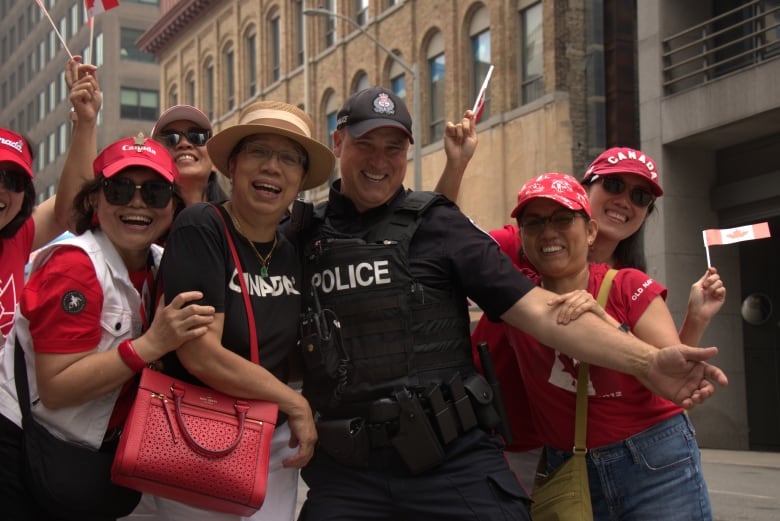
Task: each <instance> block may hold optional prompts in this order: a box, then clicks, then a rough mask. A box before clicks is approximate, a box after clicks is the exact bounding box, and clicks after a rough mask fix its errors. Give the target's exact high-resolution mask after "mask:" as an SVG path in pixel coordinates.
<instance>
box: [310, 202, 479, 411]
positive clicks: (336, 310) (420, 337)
mask: <svg viewBox="0 0 780 521" xmlns="http://www.w3.org/2000/svg"><path fill="white" fill-rule="evenodd" d="M443 202H447V200H446V199H444V198H443V197H442V196H440V195H439V194H435V193H432V192H411V193H409V195H407V197H406V199H405V200H404V201H403V203H402V204H401V205H400V206H399V207H397V208H395V209H394V210H392V211H390V212H388V215H387V217H386V218H385V219H384V220H383V221H382V222H381V223H379V224H378V225H376V226H374V227H373V228H372V230H371V231H370V233H369V235H368V236H367V237H366V238H365V239H359V238H349V237H344V235H343V234H342V233H339V232H337V231H336V230H335V229H333V227H332V226H331V225H330V224H329V223H328V220H327V219H322V218H317V213H322V209H321V208H318V210H316V211H315V227H314V229H313V230H312V233H311V234H310V235H309V236H308V237H306V239H305V245H304V253H305V255H306V260H305V262H304V275H305V278H304V280H305V281H310V282H311V285H310V287H307V288H305V290H304V300H305V304H306V306H307V307H308V308H309V309H310V310H313V309H315V308H318V309H322V310H326V311H325V312H324V315H325V316H332V317H335V318H334V322H333V323H332V324H333V328H331V329H335V330H336V331H335V333H336V334H334V335H332V336H333V337H338V338H335V340H334V341H335V342H338V343H340V346H334V345H325V344H327V343H326V342H323V343H321V344H320V345H316V346H314V345H313V344H312V343H308V342H307V341H306V340H305V339H304V340H303V341H302V342H301V344H302V346H301V347H302V351H303V356H304V360H306V359H307V357H308V359H309V361H308V362H307V372H306V378H304V395H305V396H306V397H307V399H308V400H309V401H310V403H311V404H312V406H313V407H314V409H315V410H317V411H319V412H320V413H321V414H322V415H323V416H325V417H348V416H352V415H360V414H362V413H363V410H364V408H365V407H367V405H368V403H369V402H370V401H373V400H375V399H377V398H382V397H387V396H391V395H392V393H393V391H394V390H397V389H399V388H400V387H402V386H403V387H407V388H410V389H422V388H425V387H426V386H428V385H429V384H431V383H440V382H442V381H444V380H446V379H447V378H448V377H449V376H450V375H452V374H453V372H454V371H460V372H461V374H463V375H467V374H470V373H473V372H474V366H473V363H472V354H471V341H470V338H469V317H468V310H467V303H466V300H465V297H463V296H462V295H456V294H455V293H454V292H453V291H450V290H442V289H436V288H432V287H430V286H426V285H424V284H421V283H420V282H418V281H416V280H415V279H414V278H413V277H412V275H411V273H410V270H409V260H408V252H409V244H410V242H411V239H412V236H413V235H414V233H415V231H416V230H417V227H418V226H419V224H420V221H421V219H422V215H423V214H424V213H425V211H426V210H427V209H428V208H430V207H431V205H433V204H435V203H439V204H441V203H443ZM315 292H316V294H315ZM331 312H332V314H331ZM333 343H334V342H331V344H333ZM317 349H323V350H327V349H331V350H334V349H337V350H338V359H339V363H338V368H336V370H335V371H334V367H333V364H330V368H328V365H329V364H327V363H320V364H317V363H311V358H312V352H314V354H315V355H316V354H317V353H316V351H317ZM331 355H332V353H331ZM323 357H324V358H328V353H327V352H326V353H323ZM330 358H331V360H333V357H332V356H331V357H330ZM334 363H335V362H334Z"/></svg>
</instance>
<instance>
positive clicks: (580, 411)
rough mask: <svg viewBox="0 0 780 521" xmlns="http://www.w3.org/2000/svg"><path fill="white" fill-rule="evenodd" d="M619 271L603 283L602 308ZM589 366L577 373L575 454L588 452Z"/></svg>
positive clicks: (583, 365)
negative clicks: (586, 442) (586, 439)
mask: <svg viewBox="0 0 780 521" xmlns="http://www.w3.org/2000/svg"><path fill="white" fill-rule="evenodd" d="M617 272H618V270H616V269H614V268H610V269H609V270H607V274H606V275H605V276H604V280H602V281H601V287H600V288H599V294H598V296H597V297H596V302H598V303H599V306H601V307H602V308H606V307H607V298H608V297H609V290H610V288H611V287H612V280H613V279H614V278H615V275H616V274H617ZM588 369H589V368H588V364H586V363H585V362H580V369H579V372H578V373H577V413H576V418H575V420H574V454H575V455H576V454H578V453H582V454H585V452H587V450H588V449H587V446H586V445H585V438H586V435H587V431H588Z"/></svg>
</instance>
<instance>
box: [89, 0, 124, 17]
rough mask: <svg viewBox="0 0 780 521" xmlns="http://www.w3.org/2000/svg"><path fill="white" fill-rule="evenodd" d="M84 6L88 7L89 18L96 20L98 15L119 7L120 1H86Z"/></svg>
mask: <svg viewBox="0 0 780 521" xmlns="http://www.w3.org/2000/svg"><path fill="white" fill-rule="evenodd" d="M84 5H85V6H86V7H87V16H88V17H89V18H94V16H95V15H96V14H100V13H104V12H106V11H108V10H109V9H113V8H114V7H119V0H84Z"/></svg>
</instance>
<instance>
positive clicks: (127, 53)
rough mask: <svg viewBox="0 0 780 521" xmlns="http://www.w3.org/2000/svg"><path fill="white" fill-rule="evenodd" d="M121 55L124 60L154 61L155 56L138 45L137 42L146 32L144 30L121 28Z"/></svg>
mask: <svg viewBox="0 0 780 521" xmlns="http://www.w3.org/2000/svg"><path fill="white" fill-rule="evenodd" d="M119 34H120V36H119V46H120V47H119V57H120V58H121V59H123V60H128V61H134V62H144V63H154V56H152V55H151V54H149V53H145V52H143V51H142V50H141V49H139V48H138V46H136V44H135V42H137V41H138V39H139V38H140V37H141V35H142V34H144V31H139V30H138V29H129V28H127V27H122V28H120V32H119Z"/></svg>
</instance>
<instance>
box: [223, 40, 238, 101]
mask: <svg viewBox="0 0 780 521" xmlns="http://www.w3.org/2000/svg"><path fill="white" fill-rule="evenodd" d="M221 65H222V70H221V71H220V75H221V76H222V83H223V84H222V91H223V93H224V107H223V109H224V111H225V112H230V111H231V110H233V108H235V106H236V63H235V54H234V53H233V44H232V43H228V44H227V45H225V47H224V48H223V49H222V63H221Z"/></svg>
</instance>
